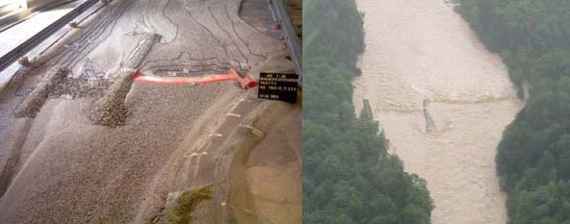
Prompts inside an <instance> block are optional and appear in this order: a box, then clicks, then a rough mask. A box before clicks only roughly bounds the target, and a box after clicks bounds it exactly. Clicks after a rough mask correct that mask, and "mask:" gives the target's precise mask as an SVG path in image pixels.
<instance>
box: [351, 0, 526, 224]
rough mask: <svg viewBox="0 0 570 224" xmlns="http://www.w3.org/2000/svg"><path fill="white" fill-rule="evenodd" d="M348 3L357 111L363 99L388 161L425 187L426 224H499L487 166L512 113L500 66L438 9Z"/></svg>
mask: <svg viewBox="0 0 570 224" xmlns="http://www.w3.org/2000/svg"><path fill="white" fill-rule="evenodd" d="M357 3H358V7H359V10H360V11H362V12H364V13H365V17H364V20H365V24H364V26H365V31H366V37H365V38H366V51H365V53H364V55H363V56H362V58H361V69H362V76H361V77H359V78H357V79H356V80H355V82H354V85H355V87H356V88H355V94H354V98H355V102H356V104H357V111H359V110H360V108H361V107H362V100H363V99H369V100H370V103H371V106H372V108H373V111H374V115H375V118H376V119H377V120H379V121H380V123H381V125H382V126H383V128H384V131H385V134H386V137H387V138H388V139H389V141H390V152H391V153H395V154H397V155H398V156H399V157H400V158H401V159H402V160H403V161H404V164H405V167H406V170H407V171H409V172H413V173H416V174H418V175H420V176H421V177H423V178H424V179H426V180H427V182H428V188H429V190H430V192H431V195H432V197H433V199H434V202H435V206H436V208H435V209H434V211H433V213H432V222H433V223H434V224H448V223H458V224H504V223H506V209H505V196H504V194H503V193H502V192H501V191H500V189H499V184H498V179H497V177H496V171H495V159H494V158H495V154H496V147H497V144H498V142H499V141H500V139H501V135H502V132H503V130H504V129H505V127H506V126H507V125H508V124H509V123H510V122H511V121H512V120H513V118H514V116H515V114H516V113H517V112H518V110H519V109H520V107H521V103H520V102H519V100H518V99H517V98H516V94H515V91H514V90H513V86H512V84H511V83H510V80H509V78H508V73H507V70H506V68H505V66H504V65H503V63H502V62H501V60H500V58H499V57H498V56H496V55H494V54H491V53H490V52H488V51H487V50H486V49H485V48H484V46H483V45H482V44H481V43H480V42H479V41H478V39H477V37H476V36H475V34H474V33H473V32H472V31H471V30H470V28H469V26H468V24H466V22H465V21H463V19H462V18H461V17H460V16H459V15H458V14H456V13H455V12H454V11H453V6H452V5H450V4H448V3H446V2H444V1H442V0H422V1H413V0H358V1H357ZM424 104H425V105H426V106H425V108H424V106H423V105H424ZM424 109H425V112H424ZM428 116H429V117H431V120H433V124H426V123H427V122H426V120H428V119H426V117H428ZM430 126H431V127H430Z"/></svg>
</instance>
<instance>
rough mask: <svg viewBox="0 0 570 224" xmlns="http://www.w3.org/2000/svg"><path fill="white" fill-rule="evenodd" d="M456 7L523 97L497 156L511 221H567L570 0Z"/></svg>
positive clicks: (463, 2)
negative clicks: (523, 103) (499, 61)
mask: <svg viewBox="0 0 570 224" xmlns="http://www.w3.org/2000/svg"><path fill="white" fill-rule="evenodd" d="M458 3H460V4H459V6H458V7H457V11H458V12H459V13H461V14H462V15H463V16H464V18H465V19H466V20H467V21H468V22H469V23H470V24H471V26H472V27H473V29H474V30H475V31H476V32H477V33H478V35H479V37H480V39H481V40H482V41H483V42H484V44H485V45H486V46H487V48H488V49H490V50H491V51H493V52H496V53H498V54H499V55H500V56H501V57H502V58H503V61H504V62H505V64H506V65H507V67H508V69H509V74H510V78H511V80H512V81H513V83H515V84H516V85H517V86H518V87H519V88H518V89H519V96H520V97H521V98H526V104H525V107H524V109H523V110H522V111H521V112H520V113H519V114H518V115H517V117H516V118H515V120H514V121H513V123H512V124H511V125H510V126H509V127H508V128H507V129H506V130H505V132H504V133H503V139H502V141H501V143H500V144H499V147H498V153H497V157H496V162H497V172H498V175H499V177H500V180H501V187H502V188H503V190H504V191H506V192H507V194H508V201H507V207H508V212H509V214H508V215H509V219H510V221H509V223H510V224H570V183H569V180H570V1H567V0H458ZM524 89H528V93H529V94H528V97H523V95H526V94H523V93H524V92H525V91H524Z"/></svg>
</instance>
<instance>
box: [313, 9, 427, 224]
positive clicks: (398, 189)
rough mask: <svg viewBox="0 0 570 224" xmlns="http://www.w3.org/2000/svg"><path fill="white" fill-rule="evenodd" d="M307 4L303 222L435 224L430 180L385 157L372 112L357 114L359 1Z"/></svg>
mask: <svg viewBox="0 0 570 224" xmlns="http://www.w3.org/2000/svg"><path fill="white" fill-rule="evenodd" d="M303 4H304V5H303V17H304V27H305V28H308V29H306V30H304V37H305V38H304V50H303V51H304V56H303V57H304V63H303V64H304V66H305V67H304V69H305V77H304V88H305V90H304V92H305V94H304V95H305V98H304V102H305V103H304V124H303V126H304V129H303V151H304V155H303V157H304V162H303V163H304V164H303V166H304V167H303V176H304V177H303V178H304V179H303V183H304V185H303V188H304V201H303V207H304V218H303V219H304V222H303V223H311V224H319V223H321V224H325V223H326V224H329V223H343V224H351V223H355V224H356V223H382V224H392V223H393V224H399V223H406V224H428V223H430V214H431V210H432V209H433V204H432V201H431V198H430V196H429V192H428V191H427V189H426V186H425V185H426V184H425V182H424V181H423V180H422V179H421V178H419V177H417V176H416V175H410V174H407V173H405V172H404V170H403V168H402V163H401V161H400V160H399V159H398V158H397V157H396V156H392V155H390V154H388V153H387V151H386V147H385V139H384V136H383V135H382V133H381V131H380V128H379V124H378V123H377V122H375V121H374V120H373V119H372V115H371V112H370V111H367V112H366V113H364V115H361V116H360V117H359V118H358V117H357V116H356V114H355V112H354V105H353V101H352V94H353V87H352V79H353V77H354V76H355V75H358V74H359V70H358V69H357V66H356V62H357V60H358V56H359V55H360V54H361V53H362V52H363V50H364V43H363V41H364V30H363V26H362V24H363V22H362V16H363V15H361V14H360V13H359V12H358V11H357V8H356V4H355V2H354V0H329V1H319V0H306V1H304V3H303Z"/></svg>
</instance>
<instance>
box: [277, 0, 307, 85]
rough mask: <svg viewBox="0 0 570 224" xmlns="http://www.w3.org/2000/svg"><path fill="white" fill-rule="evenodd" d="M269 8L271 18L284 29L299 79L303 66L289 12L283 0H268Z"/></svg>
mask: <svg viewBox="0 0 570 224" xmlns="http://www.w3.org/2000/svg"><path fill="white" fill-rule="evenodd" d="M268 2H269V8H270V9H271V13H272V14H273V19H274V20H275V21H276V22H278V23H279V24H280V25H281V28H282V29H283V31H284V38H285V40H286V41H287V46H288V47H289V50H290V51H291V59H293V63H295V70H296V72H297V73H298V74H299V77H300V78H299V79H300V80H299V81H302V79H303V66H302V52H301V41H299V38H298V37H297V33H296V32H295V29H294V27H293V24H292V23H291V18H290V17H289V13H287V8H286V6H285V0H268Z"/></svg>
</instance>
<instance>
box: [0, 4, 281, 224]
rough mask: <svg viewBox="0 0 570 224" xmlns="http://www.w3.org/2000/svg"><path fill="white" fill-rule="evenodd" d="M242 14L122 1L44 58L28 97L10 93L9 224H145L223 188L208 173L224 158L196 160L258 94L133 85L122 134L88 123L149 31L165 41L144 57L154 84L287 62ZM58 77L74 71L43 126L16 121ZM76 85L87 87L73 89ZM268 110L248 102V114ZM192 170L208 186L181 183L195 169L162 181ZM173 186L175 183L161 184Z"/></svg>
mask: <svg viewBox="0 0 570 224" xmlns="http://www.w3.org/2000/svg"><path fill="white" fill-rule="evenodd" d="M258 2H259V3H262V5H259V4H257V5H256V4H253V5H252V7H266V5H263V4H265V2H263V1H258ZM240 4H241V1H239V0H232V1H226V0H223V1H222V0H207V1H203V0H168V1H151V0H143V1H133V0H115V1H112V3H111V4H110V5H108V6H105V8H104V9H102V10H101V11H100V12H99V13H98V15H97V16H96V17H95V18H93V19H92V20H89V21H87V22H86V23H85V24H79V26H80V28H79V29H78V31H77V32H75V33H74V34H73V35H75V36H73V37H72V38H69V39H66V42H65V43H62V44H60V45H59V47H58V48H57V49H54V50H52V51H50V52H48V53H46V55H49V60H47V62H46V63H45V64H43V65H42V66H41V67H40V68H38V69H36V70H34V72H33V73H34V74H35V75H33V76H30V75H28V76H24V78H23V79H22V80H20V81H19V82H21V83H19V84H15V85H19V87H17V88H9V89H7V90H6V91H4V92H3V93H2V94H3V96H2V97H0V112H1V113H2V114H1V116H0V118H2V119H3V123H6V124H7V125H6V127H7V130H5V131H3V133H4V134H3V136H0V139H2V138H4V139H6V138H10V139H11V140H13V141H19V142H15V143H13V144H8V143H9V141H5V142H4V143H2V142H0V151H2V152H9V153H6V154H7V155H9V156H3V157H1V158H0V165H2V168H1V169H0V171H2V173H3V175H2V176H4V177H6V176H7V177H8V179H7V180H8V181H5V180H6V179H4V182H3V183H7V185H6V186H4V187H5V188H6V189H5V192H3V193H4V194H3V196H2V198H0V222H2V223H4V222H5V223H42V224H44V223H58V224H59V223H108V222H113V223H142V222H147V221H148V220H149V218H150V219H152V218H153V217H155V215H156V212H158V211H159V210H160V209H161V207H164V206H163V205H164V201H165V200H166V194H167V193H168V192H171V191H182V190H189V189H190V188H192V187H196V186H203V185H207V184H213V183H212V182H215V181H219V180H216V179H215V178H214V177H209V176H208V175H213V173H214V170H215V169H213V166H214V165H220V164H218V160H220V158H219V157H218V156H222V155H218V154H216V153H212V152H210V153H211V154H210V156H206V157H205V158H204V159H202V160H201V162H200V164H202V165H198V164H194V162H193V161H194V160H193V159H194V158H193V157H191V156H186V155H188V154H191V153H192V152H194V151H196V150H204V148H203V147H202V146H203V145H204V144H207V145H209V144H213V143H209V142H210V141H213V140H212V139H215V137H216V136H215V135H213V134H215V133H211V131H212V130H214V131H215V130H216V128H218V127H219V126H223V125H224V122H226V120H227V119H226V117H227V113H228V112H231V109H232V107H233V106H235V105H236V103H239V102H241V101H240V100H243V99H244V98H245V97H246V96H248V95H251V93H249V92H247V91H245V90H241V89H240V88H238V87H237V85H236V83H233V82H222V83H214V84H209V85H203V86H202V85H199V86H184V85H170V86H169V85H163V84H149V83H137V82H135V83H134V84H133V85H132V87H131V89H130V91H129V93H128V95H127V97H126V101H125V105H126V108H128V117H127V119H126V121H125V124H124V125H123V126H118V127H115V128H110V127H105V126H99V125H93V124H92V123H91V122H90V120H89V119H88V114H89V113H90V110H89V108H90V106H91V105H92V104H93V101H94V100H96V99H98V98H99V97H101V96H102V94H105V92H103V91H102V90H99V89H97V88H95V89H93V87H92V85H93V84H97V83H107V85H108V83H110V82H114V81H115V80H116V78H117V77H115V76H116V74H118V73H119V71H121V70H124V69H125V68H126V67H127V68H128V65H130V61H129V60H130V59H132V58H133V56H132V54H131V53H132V52H136V49H137V48H139V47H138V45H139V44H140V43H141V42H142V41H144V37H145V36H148V34H149V33H155V34H158V35H160V36H161V39H160V41H159V42H158V43H156V44H154V46H152V49H151V50H150V51H149V52H145V53H148V54H147V55H140V56H137V55H135V56H134V58H143V59H144V60H142V64H141V66H140V68H141V69H142V72H143V74H145V75H156V76H195V75H204V74H211V73H212V72H216V71H220V70H222V71H223V70H224V69H226V68H227V65H228V64H230V63H245V64H248V65H250V66H251V67H252V68H253V70H257V72H259V68H260V67H263V66H265V65H266V64H267V63H270V62H268V60H270V58H271V57H274V56H275V55H283V54H284V53H285V54H286V53H287V49H285V48H284V47H283V46H284V45H283V44H282V42H281V41H280V40H278V39H276V38H275V37H272V35H270V34H268V33H267V32H269V31H265V32H261V31H260V30H264V29H263V28H262V27H254V26H255V25H250V24H249V23H247V22H246V21H244V20H242V19H241V18H240V16H239V14H238V12H239V9H240ZM242 10H246V9H244V8H243V7H242ZM269 18H270V17H267V16H265V17H260V18H259V19H262V20H263V19H269ZM252 19H253V18H250V20H252ZM268 23H271V21H265V23H263V22H261V23H258V24H262V25H267V24H268ZM40 57H41V56H40ZM288 66H289V67H291V66H292V65H288ZM53 67H64V68H68V69H70V70H71V73H70V74H69V75H68V77H67V78H66V79H65V80H64V81H62V83H61V84H60V86H59V87H60V89H63V92H60V93H57V94H50V97H49V99H48V100H47V102H46V104H45V105H44V106H43V107H42V109H41V110H40V111H39V112H38V113H37V115H36V116H35V118H15V117H13V116H12V115H11V113H12V111H13V110H14V109H15V108H16V107H17V105H18V104H19V102H21V101H22V100H23V99H25V98H26V97H27V96H29V92H30V91H31V90H32V89H34V85H35V83H37V80H38V79H39V78H38V77H41V76H42V75H43V74H44V73H45V70H47V69H49V68H53ZM252 74H253V75H256V74H255V72H252ZM72 81H73V82H72ZM73 83H80V84H79V87H74V88H71V87H70V86H72V84H73ZM73 85H75V84H73ZM66 91H67V92H66ZM85 92H89V93H85ZM260 104H261V102H260V101H258V100H254V101H252V102H250V104H248V105H249V107H248V108H247V110H244V111H243V114H241V115H240V116H243V117H245V115H247V113H248V112H249V111H250V110H253V109H254V108H256V107H258V106H259V105H260ZM26 122H31V123H26ZM237 124H239V122H238V123H237ZM20 126H21V127H20ZM238 128H239V125H235V126H230V127H227V128H226V131H228V132H231V131H232V130H233V129H238ZM12 135H17V136H21V138H14V137H11V136H12ZM14 139H16V140H14ZM222 139H224V138H222ZM227 141H230V140H227ZM7 142H8V143H7ZM173 158H174V159H173ZM10 159H12V160H10ZM7 161H8V162H7ZM171 161H176V162H175V163H173V164H169V163H170V162H171ZM11 163H12V164H11ZM5 164H8V166H4V165H5ZM10 164H11V165H10ZM180 164H182V165H183V166H182V167H181V166H180ZM189 164H190V165H189ZM185 166H186V167H196V166H197V167H198V168H199V169H200V170H204V172H200V173H199V176H205V177H204V178H198V177H196V176H177V175H178V174H180V173H181V174H188V172H190V171H188V170H186V171H180V172H173V173H166V174H165V173H164V171H165V170H169V167H174V168H173V169H184V167H185ZM201 166H205V167H201ZM198 168H196V170H197V169H198ZM210 168H211V169H210ZM216 169H218V168H216ZM7 170H8V171H7ZM192 172H193V171H192ZM6 173H8V174H7V175H4V174H6ZM164 178H166V179H167V180H172V179H175V181H168V182H160V180H163V179H164ZM180 178H181V179H180ZM181 180H182V181H181ZM171 184H173V185H171ZM164 189H166V191H162V190H164ZM157 192H158V193H157ZM219 207H220V205H219V204H218V205H217V208H219ZM210 214H212V213H210ZM216 214H217V213H216ZM198 223H200V222H198ZM202 223H212V222H209V221H207V220H206V221H204V220H202Z"/></svg>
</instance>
